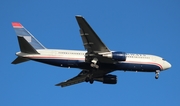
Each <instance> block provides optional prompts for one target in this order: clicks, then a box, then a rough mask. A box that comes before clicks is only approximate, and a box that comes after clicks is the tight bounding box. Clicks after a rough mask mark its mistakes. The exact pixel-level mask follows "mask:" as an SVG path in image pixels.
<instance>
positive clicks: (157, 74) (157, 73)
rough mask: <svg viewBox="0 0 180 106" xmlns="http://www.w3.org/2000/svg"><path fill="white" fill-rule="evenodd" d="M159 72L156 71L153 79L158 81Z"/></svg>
mask: <svg viewBox="0 0 180 106" xmlns="http://www.w3.org/2000/svg"><path fill="white" fill-rule="evenodd" d="M159 72H160V71H159V70H156V72H155V74H156V76H155V79H158V78H159Z"/></svg>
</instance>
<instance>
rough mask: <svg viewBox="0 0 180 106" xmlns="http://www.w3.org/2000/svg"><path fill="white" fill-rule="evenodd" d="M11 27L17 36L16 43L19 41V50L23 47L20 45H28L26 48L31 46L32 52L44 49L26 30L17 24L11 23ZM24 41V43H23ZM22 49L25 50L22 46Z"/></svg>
mask: <svg viewBox="0 0 180 106" xmlns="http://www.w3.org/2000/svg"><path fill="white" fill-rule="evenodd" d="M12 26H13V28H14V30H15V32H16V34H17V37H18V41H19V45H20V48H21V47H22V46H24V44H23V45H21V43H22V42H23V43H25V42H26V44H27V43H28V44H29V45H26V46H29V47H30V46H31V47H32V48H34V50H36V49H46V48H45V47H44V46H43V45H42V44H41V43H40V42H39V41H38V40H37V39H36V38H35V37H34V36H33V35H32V34H31V33H30V32H29V31H28V30H26V29H25V28H24V27H23V26H22V25H21V24H20V23H19V22H12ZM24 40H25V41H24ZM24 48H26V47H25V46H24Z"/></svg>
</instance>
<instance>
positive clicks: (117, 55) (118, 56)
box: [112, 52, 126, 61]
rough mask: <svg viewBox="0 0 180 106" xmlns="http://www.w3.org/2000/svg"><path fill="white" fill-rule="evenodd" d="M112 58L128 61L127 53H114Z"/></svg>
mask: <svg viewBox="0 0 180 106" xmlns="http://www.w3.org/2000/svg"><path fill="white" fill-rule="evenodd" d="M112 58H113V59H114V60H118V61H126V55H125V52H112Z"/></svg>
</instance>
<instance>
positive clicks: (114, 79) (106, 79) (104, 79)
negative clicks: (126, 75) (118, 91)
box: [96, 74, 117, 84]
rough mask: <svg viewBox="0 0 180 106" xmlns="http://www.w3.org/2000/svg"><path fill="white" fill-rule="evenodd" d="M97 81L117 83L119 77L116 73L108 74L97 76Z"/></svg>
mask: <svg viewBox="0 0 180 106" xmlns="http://www.w3.org/2000/svg"><path fill="white" fill-rule="evenodd" d="M96 81H99V82H102V83H103V84H116V83H117V77H116V75H111V74H108V75H105V76H103V77H101V78H97V79H96Z"/></svg>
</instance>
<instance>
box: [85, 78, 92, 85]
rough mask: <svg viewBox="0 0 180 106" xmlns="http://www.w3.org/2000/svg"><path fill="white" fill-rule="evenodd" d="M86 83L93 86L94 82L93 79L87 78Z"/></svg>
mask: <svg viewBox="0 0 180 106" xmlns="http://www.w3.org/2000/svg"><path fill="white" fill-rule="evenodd" d="M85 81H86V82H89V83H90V84H93V82H94V80H93V79H92V78H89V77H87V78H86V79H85Z"/></svg>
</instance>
